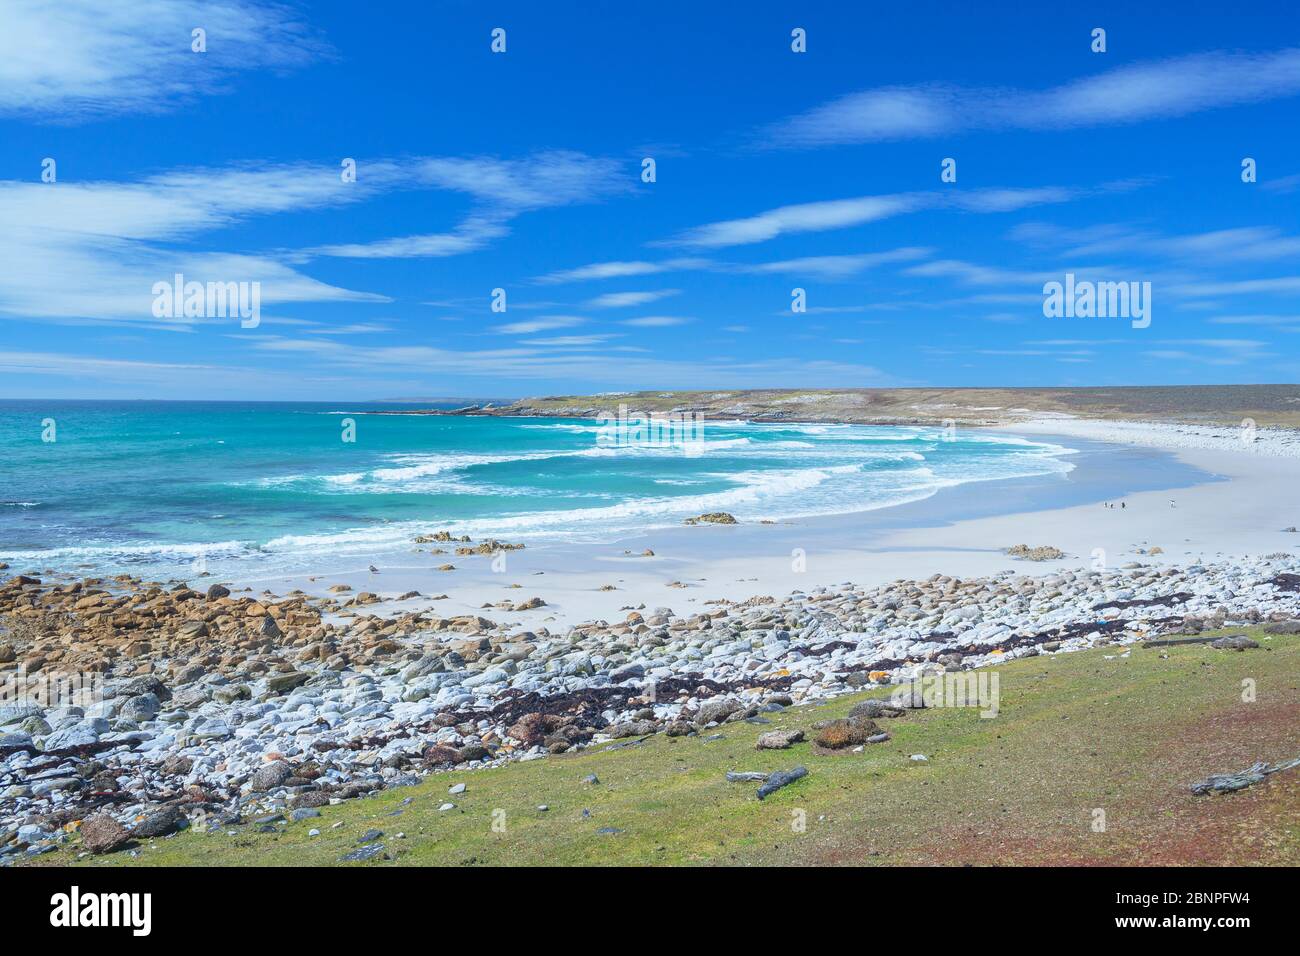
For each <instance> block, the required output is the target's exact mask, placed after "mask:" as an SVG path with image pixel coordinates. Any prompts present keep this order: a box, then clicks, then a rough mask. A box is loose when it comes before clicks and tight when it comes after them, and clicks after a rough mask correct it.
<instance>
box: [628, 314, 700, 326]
mask: <svg viewBox="0 0 1300 956" xmlns="http://www.w3.org/2000/svg"><path fill="white" fill-rule="evenodd" d="M689 321H691V320H690V319H685V318H682V317H681V316H678V315H643V316H640V317H639V318H635V319H624V320H623V323H622V324H623V325H631V326H635V327H637V328H642V329H664V328H668V327H669V326H673V325H685V324H686V323H687V322H689Z"/></svg>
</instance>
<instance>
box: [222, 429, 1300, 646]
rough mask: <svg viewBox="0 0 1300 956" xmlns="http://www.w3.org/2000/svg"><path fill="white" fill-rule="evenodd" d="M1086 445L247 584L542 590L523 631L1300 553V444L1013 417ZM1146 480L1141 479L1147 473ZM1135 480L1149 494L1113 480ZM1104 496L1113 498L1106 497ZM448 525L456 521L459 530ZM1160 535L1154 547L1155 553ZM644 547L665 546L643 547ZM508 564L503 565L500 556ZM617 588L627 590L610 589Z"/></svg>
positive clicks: (428, 591) (467, 594)
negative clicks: (895, 493)
mask: <svg viewBox="0 0 1300 956" xmlns="http://www.w3.org/2000/svg"><path fill="white" fill-rule="evenodd" d="M1001 430H1002V431H1006V432H1009V433H1012V434H1024V435H1033V436H1035V437H1046V438H1048V439H1050V440H1052V441H1057V442H1060V443H1062V444H1069V445H1071V446H1072V447H1076V448H1079V449H1080V453H1079V455H1078V456H1077V459H1076V468H1075V470H1074V471H1073V472H1071V473H1070V474H1069V475H1067V476H1064V477H1055V476H1054V477H1051V478H1043V479H1029V480H1019V479H1010V480H1005V481H991V482H983V483H977V484H971V485H965V486H961V487H957V488H952V489H945V490H943V491H940V492H939V493H938V494H936V495H934V496H932V497H930V498H927V499H925V500H922V501H919V502H913V503H910V504H906V505H900V506H896V507H894V508H888V509H881V510H878V511H866V512H857V513H849V514H845V515H840V516H833V517H821V518H814V519H807V520H802V521H787V522H781V523H778V524H773V525H756V524H750V525H743V524H742V525H736V526H711V525H701V526H696V527H683V528H672V529H665V530H660V531H656V532H647V533H645V534H643V535H638V536H635V537H632V538H623V539H620V540H616V541H608V542H602V543H582V544H574V543H572V542H565V543H554V544H545V543H543V544H541V545H533V544H530V545H529V546H528V548H526V549H525V550H522V551H517V552H510V553H509V554H507V555H506V558H505V570H504V571H502V572H494V571H493V570H492V567H491V562H490V559H489V558H487V557H484V556H475V557H468V558H455V559H448V560H454V564H455V567H456V570H454V571H447V572H440V571H437V570H434V568H436V567H437V565H438V564H440V563H442V562H441V560H439V561H434V560H432V559H431V558H430V557H428V556H425V555H418V554H404V555H390V556H387V557H386V558H376V566H377V567H379V571H378V573H372V572H371V571H370V570H369V567H370V563H369V562H366V563H365V564H361V565H360V566H358V564H357V562H356V561H355V560H354V561H350V562H349V561H345V560H340V561H339V562H338V564H337V565H334V566H328V567H324V568H321V569H320V570H318V571H314V572H313V573H312V574H310V575H302V576H293V577H279V578H274V579H259V580H257V581H245V582H241V583H244V584H248V585H252V586H253V587H254V589H255V590H260V589H261V588H267V589H269V590H271V591H272V592H275V593H277V594H282V593H284V592H285V591H286V590H288V589H290V588H294V587H300V588H302V589H303V590H304V591H307V592H308V593H312V594H319V593H323V592H324V589H325V588H326V587H328V586H330V585H332V584H336V583H346V584H349V585H351V586H352V587H353V588H354V589H356V590H368V591H373V592H375V593H377V594H379V595H380V596H381V597H385V598H390V597H394V596H396V595H399V594H403V593H406V592H409V591H419V592H420V593H421V594H422V595H424V596H426V597H427V596H433V595H444V594H445V595H447V597H446V598H444V599H440V600H438V601H435V602H429V601H427V600H425V599H423V598H413V599H408V600H406V601H403V602H400V603H397V602H385V603H384V604H380V605H375V606H374V607H373V610H374V611H375V612H376V613H388V612H394V611H398V610H415V609H417V608H420V607H425V606H429V607H434V608H436V610H437V612H438V613H439V614H442V615H444V616H447V615H452V614H466V613H474V612H479V611H483V612H484V613H486V611H485V608H484V606H485V605H496V604H498V602H502V601H513V602H518V601H521V600H524V599H526V598H529V597H533V596H538V597H541V598H542V599H543V600H544V601H545V602H546V606H545V607H544V608H539V609H536V610H532V611H524V612H507V613H504V614H503V612H502V611H501V610H500V609H496V608H494V609H493V612H492V614H491V615H490V616H492V617H493V618H494V619H496V620H499V621H503V622H504V623H507V624H509V625H511V626H516V627H519V628H520V629H529V628H535V627H537V626H539V625H544V626H546V627H547V628H549V629H551V630H555V629H557V628H563V627H566V626H569V625H573V624H578V623H583V622H586V621H592V620H601V619H603V620H609V621H615V620H620V619H622V618H623V617H625V616H626V614H627V612H628V609H629V608H636V609H643V608H651V609H653V608H656V607H670V608H672V609H673V610H675V611H677V612H678V613H683V612H686V611H689V610H693V609H694V610H698V609H699V608H700V607H701V606H702V605H704V604H705V603H706V602H709V601H716V600H719V599H725V600H730V601H741V600H746V599H748V598H750V597H753V596H755V595H773V596H777V597H782V596H785V595H787V594H789V593H791V592H793V591H808V590H810V589H812V588H815V587H819V586H824V585H833V584H840V583H844V582H853V583H854V584H856V585H859V586H872V585H877V584H881V583H885V582H888V581H892V580H898V579H910V580H919V579H923V578H926V577H929V576H931V575H934V574H946V575H955V576H962V577H973V576H984V575H989V574H994V573H997V572H1000V571H1007V570H1013V571H1017V572H1021V573H1026V574H1045V573H1049V572H1051V571H1053V570H1057V569H1064V568H1070V569H1084V570H1086V569H1090V568H1097V567H1103V566H1104V567H1110V568H1117V567H1122V566H1123V565H1125V564H1126V563H1129V562H1134V561H1141V562H1146V563H1151V564H1158V565H1170V564H1172V565H1180V566H1185V565H1188V564H1193V563H1196V562H1199V561H1202V560H1205V561H1222V560H1225V559H1230V558H1232V557H1234V556H1261V555H1267V554H1275V553H1294V554H1296V556H1297V560H1300V534H1297V533H1293V532H1288V531H1286V530H1284V529H1286V528H1289V527H1291V526H1293V525H1296V524H1300V515H1298V514H1297V511H1300V508H1297V507H1296V503H1297V500H1300V499H1298V497H1297V494H1296V488H1297V486H1298V485H1300V457H1297V456H1296V455H1297V449H1300V441H1298V440H1297V437H1296V435H1295V434H1294V433H1292V432H1289V431H1283V430H1267V431H1261V432H1260V433H1259V434H1258V436H1256V437H1257V440H1256V441H1255V442H1254V443H1253V444H1251V445H1249V446H1247V445H1246V444H1244V443H1243V442H1242V441H1241V439H1240V436H1239V433H1238V432H1237V431H1236V430H1234V429H1224V428H1210V427H1204V426H1172V425H1167V424H1157V423H1150V424H1147V423H1113V422H1095V421H1087V420H1063V419H1043V420H1035V421H1030V422H1024V423H1017V424H1015V425H1009V426H1005V427H1004V428H1003V429H1001ZM1137 476H1140V478H1139V477H1137ZM1134 484H1138V485H1140V486H1142V487H1145V489H1146V490H1138V491H1133V492H1129V493H1126V494H1114V495H1113V496H1112V495H1111V492H1112V491H1113V490H1114V489H1116V488H1126V487H1133V486H1134ZM1107 503H1109V504H1110V505H1112V507H1106V506H1105V505H1106V504H1107ZM453 530H454V529H453ZM1017 544H1027V545H1030V546H1031V547H1037V546H1052V547H1056V548H1058V549H1060V550H1061V551H1063V552H1065V557H1064V558H1061V559H1059V560H1055V561H1042V562H1032V561H1027V560H1020V559H1016V558H1013V557H1010V556H1008V555H1007V554H1005V553H1004V550H1003V549H1005V548H1008V547H1011V546H1013V545H1017ZM1153 548H1158V549H1160V551H1159V553H1157V554H1151V553H1150V551H1151V550H1152V549H1153ZM647 549H649V550H651V551H653V552H654V554H653V556H645V555H644V554H643V552H644V551H646V550H647ZM498 567H500V564H499V563H498ZM610 585H613V587H614V588H615V590H601V589H602V587H608V586H610Z"/></svg>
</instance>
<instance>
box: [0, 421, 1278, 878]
mask: <svg viewBox="0 0 1300 956" xmlns="http://www.w3.org/2000/svg"><path fill="white" fill-rule="evenodd" d="M1044 427H1046V426H1044ZM1076 441H1077V444H1079V445H1080V446H1081V447H1080V449H1079V451H1078V454H1079V456H1080V457H1079V461H1078V465H1079V467H1077V468H1076V469H1075V470H1074V471H1072V472H1070V473H1068V474H1066V475H1063V476H1057V477H1056V478H1053V479H1042V478H1038V479H1007V480H1003V481H989V482H975V483H970V484H966V485H962V486H958V487H956V488H947V489H942V491H941V492H940V493H938V494H935V495H933V496H931V497H930V498H927V499H924V500H921V501H917V502H912V503H910V504H906V505H899V506H896V507H894V508H887V509H881V510H879V511H871V512H859V513H857V514H856V515H854V516H851V517H853V518H855V519H856V520H857V521H858V522H860V524H859V526H858V527H857V528H856V529H855V528H853V527H851V526H850V525H851V524H852V523H851V522H849V521H848V520H846V517H845V516H844V515H838V516H829V517H825V516H824V517H819V518H817V519H808V520H806V521H804V522H788V523H782V524H777V525H770V526H769V525H757V524H751V525H748V526H746V525H739V526H698V527H680V528H672V529H664V530H663V531H660V532H653V533H648V534H653V536H654V537H655V538H656V539H657V540H658V541H659V542H660V543H659V548H658V549H655V553H654V555H653V556H648V555H643V554H641V553H640V552H639V551H637V550H636V543H637V542H639V541H640V540H641V538H639V537H638V538H635V539H627V538H624V539H622V540H619V541H617V542H614V543H611V544H605V545H601V546H600V549H601V552H602V553H595V554H593V553H592V552H593V550H595V549H594V548H592V547H591V546H586V550H585V551H583V550H578V549H575V548H569V549H567V550H566V549H562V548H546V547H537V548H533V547H530V548H526V549H524V550H522V551H509V552H505V553H504V554H505V560H506V571H505V573H504V574H496V573H494V572H493V571H492V570H491V569H490V563H491V561H492V560H493V559H492V557H491V556H490V555H489V554H480V555H477V556H475V557H467V558H464V559H463V561H464V562H466V568H471V567H473V568H476V569H477V570H476V571H475V573H474V574H469V573H462V572H461V571H455V572H446V573H438V572H430V571H429V569H428V566H427V565H421V567H420V568H419V569H416V571H415V572H413V573H418V574H421V575H422V577H421V580H420V582H419V583H420V586H419V587H418V588H414V587H412V588H408V585H409V584H410V583H411V581H410V580H404V579H403V575H402V574H401V573H400V571H399V569H394V568H380V569H379V573H376V574H372V573H370V572H369V571H368V569H367V570H366V571H365V572H363V573H362V574H361V576H360V579H359V580H358V583H357V584H353V585H349V584H348V583H346V577H347V576H346V575H326V574H320V575H315V576H314V577H315V578H316V580H314V581H306V582H305V583H306V584H310V585H312V586H313V591H315V593H311V592H308V589H307V587H303V588H302V589H301V590H296V589H295V588H294V586H293V585H294V583H295V580H296V579H292V578H290V579H288V580H286V581H283V582H278V583H279V584H280V585H281V586H278V587H277V588H276V589H275V593H272V591H271V590H266V591H262V592H261V593H258V592H257V591H255V590H254V589H253V588H252V587H250V586H249V584H250V583H253V582H243V583H241V584H240V586H239V587H237V588H236V587H231V588H230V589H227V588H226V587H224V586H221V585H219V584H215V583H212V582H214V581H215V579H202V581H201V583H200V580H199V579H194V581H195V584H196V587H197V588H202V590H200V589H191V588H190V587H188V586H186V585H185V584H175V585H171V586H158V585H154V584H150V583H148V582H142V581H140V580H138V579H132V578H129V577H125V576H124V577H118V578H113V579H102V580H97V579H80V578H79V579H76V580H72V579H70V578H60V579H59V580H58V581H46V582H41V581H37V580H34V579H30V578H22V577H11V578H9V579H8V580H7V581H5V582H4V583H2V584H0V617H2V616H5V615H7V620H8V624H9V628H8V630H7V631H5V632H3V633H0V678H8V677H10V676H13V675H14V674H15V673H16V672H18V671H19V669H21V673H23V674H26V675H35V677H36V678H37V680H41V679H44V676H45V675H51V674H61V673H80V674H95V675H99V676H98V681H99V683H98V685H97V690H96V693H95V695H94V696H93V699H90V700H87V701H85V702H84V706H83V705H81V704H76V703H69V702H67V701H58V702H55V703H53V704H48V703H47V704H33V703H31V702H30V701H28V702H26V703H24V702H21V701H20V702H18V703H16V704H15V703H12V702H6V703H5V704H4V705H3V706H0V857H4V856H8V855H10V854H16V853H23V854H28V855H32V854H39V853H44V852H49V851H50V850H52V849H55V848H57V847H58V846H59V845H60V844H61V843H63V842H65V841H66V840H67V839H68V834H69V832H70V831H69V830H66V829H64V827H66V826H73V828H74V829H75V823H76V821H80V820H82V819H84V818H85V817H86V816H87V815H88V814H91V813H92V812H94V813H97V814H98V815H99V817H101V818H104V817H106V818H108V819H107V822H103V823H102V826H104V827H109V828H111V827H117V828H119V829H122V828H130V830H129V832H130V833H136V832H139V833H140V834H141V835H146V834H150V835H163V834H165V833H167V832H173V831H174V830H175V829H176V828H177V827H181V826H185V825H188V823H189V822H190V821H193V822H195V823H202V824H203V825H204V826H213V825H215V826H217V827H220V828H225V827H227V826H235V825H238V824H239V823H241V822H248V821H249V820H252V821H253V822H257V821H259V820H260V821H263V822H262V824H261V825H272V824H273V821H274V820H276V819H280V818H283V817H286V816H287V817H290V818H291V819H305V818H307V817H309V816H311V813H312V811H313V810H315V808H318V807H321V806H325V805H327V804H333V803H338V802H341V801H344V800H348V799H352V798H355V797H358V796H363V795H367V794H371V793H375V792H377V791H381V790H385V789H389V788H392V787H401V786H406V785H409V784H412V783H415V782H418V781H419V780H420V779H422V778H423V777H424V776H425V775H427V774H429V773H433V772H438V771H440V770H446V769H451V768H457V769H467V768H470V767H478V766H495V765H500V764H503V763H507V762H511V761H515V760H529V759H536V758H539V757H544V756H546V755H547V754H556V753H563V752H567V751H570V750H582V749H586V748H592V747H606V746H625V745H627V743H626V741H629V740H631V738H639V737H644V736H646V735H649V734H655V733H667V734H668V735H670V736H681V735H688V736H703V737H705V739H708V736H707V735H709V734H712V733H714V732H715V731H714V728H717V727H719V726H722V725H725V724H726V723H728V722H732V721H737V720H751V721H753V720H758V721H759V722H761V720H762V715H763V714H764V713H775V712H779V711H780V710H782V709H784V708H786V707H789V706H792V705H794V704H807V703H817V702H821V701H827V700H831V699H834V698H837V697H840V696H843V695H845V694H849V693H853V692H855V691H857V690H860V689H862V688H864V687H870V686H873V685H895V686H897V685H908V684H910V683H912V682H915V681H921V680H924V679H925V678H927V677H932V676H934V675H941V674H944V673H950V672H958V673H960V672H963V671H970V670H975V669H981V668H986V667H990V666H996V665H997V664H1000V663H1003V662H1005V661H1009V660H1015V659H1018V658H1021V657H1026V656H1038V655H1055V654H1065V653H1071V652H1073V651H1077V650H1082V649H1086V648H1091V647H1096V646H1098V645H1116V647H1117V650H1116V655H1117V656H1119V657H1123V656H1125V655H1127V653H1128V650H1127V648H1128V647H1129V646H1130V645H1132V644H1135V643H1138V642H1141V641H1144V640H1148V639H1151V638H1153V637H1156V636H1159V635H1167V634H1192V635H1196V634H1198V633H1201V632H1202V631H1217V630H1218V629H1221V628H1223V627H1225V626H1237V625H1242V626H1246V625H1260V626H1262V627H1263V630H1264V632H1265V633H1300V574H1297V573H1296V572H1297V571H1298V570H1300V552H1297V547H1298V546H1300V534H1297V533H1295V532H1291V531H1285V530H1283V528H1285V527H1287V526H1289V525H1291V524H1292V523H1293V520H1294V519H1293V518H1292V516H1290V515H1288V514H1285V513H1281V512H1280V511H1279V504H1278V503H1279V502H1281V501H1285V500H1287V493H1288V491H1289V489H1290V488H1292V487H1294V484H1295V480H1296V478H1297V477H1298V476H1300V460H1297V459H1295V458H1292V457H1289V456H1275V457H1270V456H1254V455H1250V454H1248V453H1243V452H1241V451H1225V450H1224V449H1223V448H1222V447H1210V448H1190V447H1180V448H1178V449H1169V448H1151V447H1134V446H1132V445H1122V446H1119V447H1116V446H1115V445H1114V443H1097V442H1093V441H1091V440H1089V439H1078V440H1076ZM1117 465H1123V466H1124V468H1125V469H1126V470H1125V474H1126V475H1127V482H1128V484H1129V486H1130V487H1133V486H1136V485H1142V486H1144V487H1143V488H1142V490H1136V491H1130V492H1128V493H1125V494H1124V495H1123V498H1122V501H1123V504H1125V505H1126V507H1123V508H1119V507H1116V508H1104V507H1102V506H1101V505H1100V504H1099V503H1097V500H1096V498H1095V496H1096V495H1097V494H1098V493H1100V492H1102V491H1109V489H1113V488H1114V487H1116V485H1115V484H1114V483H1113V478H1112V476H1111V475H1110V473H1109V472H1108V469H1109V468H1114V467H1115V466H1117ZM1067 486H1069V488H1070V494H1072V495H1073V496H1074V497H1075V498H1076V499H1077V500H1074V501H1071V502H1067V503H1066V504H1064V506H1061V496H1062V490H1063V489H1065V488H1066V487H1067ZM1171 488H1175V489H1177V490H1175V491H1172V492H1171V491H1170V489H1171ZM945 492H946V494H945ZM1171 499H1172V504H1171ZM1053 501H1055V504H1054V503H1053ZM1081 502H1086V503H1081ZM981 511H983V512H986V513H982V514H981V513H980V512H981ZM921 516H924V517H925V520H924V521H922V520H918V518H919V517H921ZM670 532H671V533H670ZM857 532H862V533H863V536H864V537H863V540H865V541H866V543H867V545H868V546H865V547H864V546H863V543H862V542H861V541H859V540H858V539H856V538H855V534H856V533H857ZM868 532H869V534H868ZM647 540H648V538H647ZM664 541H667V542H668V543H667V544H664V543H663V542H664ZM756 542H761V548H762V550H760V544H758V543H756ZM801 543H802V544H801ZM1022 543H1023V544H1028V545H1030V546H1043V545H1052V546H1055V547H1057V548H1060V550H1061V551H1063V552H1065V553H1064V555H1063V556H1062V557H1060V558H1057V559H1054V560H1048V561H1042V562H1035V561H1028V560H1019V559H1016V558H1013V557H1011V556H1009V555H1007V554H1005V553H1004V551H1003V549H1005V548H1007V547H1010V546H1011V545H1015V544H1022ZM1156 547H1159V549H1160V550H1159V551H1155V550H1153V549H1154V548H1156ZM795 548H799V549H800V550H802V552H803V554H802V556H801V557H802V560H803V562H804V566H803V567H802V568H800V567H799V561H797V560H794V558H796V557H798V556H795V555H792V553H791V552H792V551H793V550H794V549H795ZM1098 548H1100V549H1101V550H1102V551H1103V552H1104V554H1103V555H1102V557H1101V560H1100V561H1099V560H1098V557H1097V553H1096V549H1098ZM622 552H626V553H622ZM435 560H436V559H435ZM452 560H461V559H452ZM468 562H472V564H470V563H468ZM536 572H541V573H536ZM10 573H12V571H11V572H10ZM340 578H343V580H339V579H340ZM674 581H675V582H677V584H678V585H680V586H669V585H671V584H672V582H674ZM603 582H607V583H612V584H614V585H615V587H616V590H612V591H604V590H600V588H601V586H602V583H603ZM256 583H258V584H266V583H270V582H256ZM209 585H211V586H210V587H209ZM403 589H408V590H411V591H417V590H418V591H419V592H420V594H419V595H411V594H407V595H406V596H405V599H404V600H397V601H394V600H391V598H393V597H394V596H395V595H396V593H397V592H399V591H401V590H403ZM380 591H382V593H378V592H380ZM444 591H445V592H446V596H443V597H438V596H437V595H440V594H441V593H442V592H444ZM484 605H486V606H484ZM1225 646H1228V645H1225ZM907 699H910V698H907V697H905V698H904V700H907ZM268 821H270V822H268ZM122 832H123V833H124V834H126V833H127V832H128V831H127V830H126V829H122Z"/></svg>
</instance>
